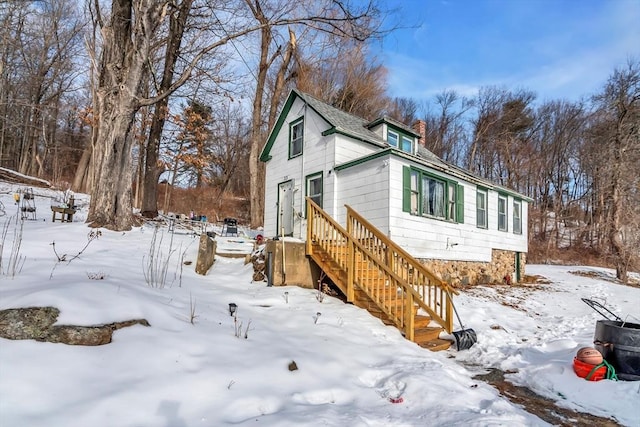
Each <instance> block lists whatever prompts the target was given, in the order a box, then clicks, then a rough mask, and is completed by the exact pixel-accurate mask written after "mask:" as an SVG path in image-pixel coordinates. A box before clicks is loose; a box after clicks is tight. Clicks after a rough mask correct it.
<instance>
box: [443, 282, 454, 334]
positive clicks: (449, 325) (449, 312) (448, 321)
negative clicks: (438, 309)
mask: <svg viewBox="0 0 640 427" xmlns="http://www.w3.org/2000/svg"><path fill="white" fill-rule="evenodd" d="M445 286H449V285H448V284H447V283H443V284H442V287H441V288H440V289H441V293H443V294H444V295H445V298H447V304H445V305H446V307H447V308H446V310H447V315H446V317H445V322H446V324H447V325H446V329H447V332H449V333H451V332H452V331H453V302H452V301H451V299H452V298H453V295H451V292H444V289H443V287H445Z"/></svg>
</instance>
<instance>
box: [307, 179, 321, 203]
mask: <svg viewBox="0 0 640 427" xmlns="http://www.w3.org/2000/svg"><path fill="white" fill-rule="evenodd" d="M316 181H320V192H318V193H311V185H312V183H314V182H316ZM323 186H324V184H323V180H322V172H318V173H314V174H311V175H307V177H306V179H305V193H306V196H307V197H310V198H311V200H313V201H314V202H315V203H316V204H317V205H318V206H320V207H322V198H323V194H324V188H323Z"/></svg>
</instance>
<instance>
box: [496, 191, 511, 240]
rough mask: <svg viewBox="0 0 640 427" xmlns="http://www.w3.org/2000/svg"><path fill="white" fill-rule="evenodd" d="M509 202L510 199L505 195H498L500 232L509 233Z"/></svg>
mask: <svg viewBox="0 0 640 427" xmlns="http://www.w3.org/2000/svg"><path fill="white" fill-rule="evenodd" d="M508 202H509V198H508V197H507V196H505V195H504V194H498V231H508V230H509V222H508V217H507V214H508V208H507V206H508Z"/></svg>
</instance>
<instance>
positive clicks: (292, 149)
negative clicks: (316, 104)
mask: <svg viewBox="0 0 640 427" xmlns="http://www.w3.org/2000/svg"><path fill="white" fill-rule="evenodd" d="M303 138H304V117H300V118H299V119H298V120H295V121H293V122H291V124H290V125H289V158H290V159H291V158H293V157H297V156H299V155H301V154H302V145H303V144H302V143H303Z"/></svg>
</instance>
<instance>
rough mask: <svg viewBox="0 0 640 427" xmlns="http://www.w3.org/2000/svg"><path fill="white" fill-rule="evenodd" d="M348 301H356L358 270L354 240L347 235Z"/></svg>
mask: <svg viewBox="0 0 640 427" xmlns="http://www.w3.org/2000/svg"><path fill="white" fill-rule="evenodd" d="M347 239H348V240H347V301H348V302H353V300H354V299H355V291H354V288H353V281H354V275H355V268H356V256H355V253H354V245H353V238H352V237H351V235H347Z"/></svg>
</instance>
